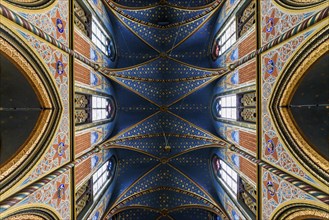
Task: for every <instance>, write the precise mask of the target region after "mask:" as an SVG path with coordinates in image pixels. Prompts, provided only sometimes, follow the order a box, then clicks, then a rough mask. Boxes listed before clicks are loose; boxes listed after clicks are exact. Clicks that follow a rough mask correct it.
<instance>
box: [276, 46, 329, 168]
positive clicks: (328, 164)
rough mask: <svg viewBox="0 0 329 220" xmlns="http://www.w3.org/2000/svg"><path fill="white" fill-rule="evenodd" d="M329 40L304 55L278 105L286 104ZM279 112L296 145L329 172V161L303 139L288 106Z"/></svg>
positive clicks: (323, 51)
mask: <svg viewBox="0 0 329 220" xmlns="http://www.w3.org/2000/svg"><path fill="white" fill-rule="evenodd" d="M328 48H329V40H326V41H325V42H324V43H322V44H321V45H319V46H318V47H317V48H316V49H315V50H314V51H313V52H311V54H309V56H307V57H306V59H304V60H303V61H302V63H301V64H300V65H299V67H298V68H297V69H296V71H295V73H294V74H293V75H292V77H291V79H290V80H289V82H288V83H287V87H286V89H285V90H284V91H283V94H282V99H281V100H280V101H279V106H288V105H289V103H290V101H291V99H292V97H293V95H294V92H295V90H296V88H297V86H298V84H299V83H300V81H301V80H302V78H303V76H304V75H305V74H306V72H307V70H308V69H309V68H310V67H311V66H312V64H314V63H315V62H316V61H317V60H318V59H319V58H320V57H321V56H322V55H324V54H325V53H326V52H328ZM279 112H280V114H281V116H282V120H283V122H284V123H285V125H286V127H287V130H288V131H289V132H290V134H291V135H292V137H293V138H294V140H295V141H296V142H297V144H298V146H299V147H300V149H301V150H302V151H304V153H305V154H306V155H308V157H309V158H310V159H311V160H312V161H313V162H314V163H315V164H317V165H318V166H320V167H321V168H322V169H323V170H325V171H326V172H329V161H327V160H326V159H325V158H323V157H322V156H321V155H320V154H318V153H317V152H316V151H315V150H314V149H313V147H312V146H311V145H310V144H309V143H308V142H307V141H306V140H305V138H304V137H303V135H302V134H301V132H300V131H299V129H298V126H297V125H296V123H295V122H294V119H293V117H292V115H291V112H290V110H289V109H288V108H279Z"/></svg>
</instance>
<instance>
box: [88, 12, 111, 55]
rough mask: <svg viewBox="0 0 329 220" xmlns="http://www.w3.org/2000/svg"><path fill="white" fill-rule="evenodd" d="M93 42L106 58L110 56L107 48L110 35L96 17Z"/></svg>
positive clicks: (93, 25) (93, 22)
mask: <svg viewBox="0 0 329 220" xmlns="http://www.w3.org/2000/svg"><path fill="white" fill-rule="evenodd" d="M91 29H92V30H91V40H92V42H93V43H94V44H95V45H96V46H97V48H98V49H100V50H101V51H102V52H103V53H104V54H105V55H106V56H108V52H107V46H108V39H109V35H108V34H107V33H106V31H105V30H104V28H103V27H102V25H101V24H100V23H99V21H98V20H97V18H95V16H92V24H91Z"/></svg>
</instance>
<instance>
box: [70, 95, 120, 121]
mask: <svg viewBox="0 0 329 220" xmlns="http://www.w3.org/2000/svg"><path fill="white" fill-rule="evenodd" d="M114 113H115V104H114V100H113V98H112V96H108V97H103V96H92V95H87V94H79V93H76V95H75V123H76V124H84V123H91V122H97V121H102V120H112V119H113V118H114Z"/></svg>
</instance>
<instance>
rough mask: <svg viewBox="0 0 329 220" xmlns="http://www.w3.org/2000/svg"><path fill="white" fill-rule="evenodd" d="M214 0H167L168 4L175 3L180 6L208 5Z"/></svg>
mask: <svg viewBox="0 0 329 220" xmlns="http://www.w3.org/2000/svg"><path fill="white" fill-rule="evenodd" d="M212 2H215V1H214V0H168V3H169V4H170V5H176V6H180V7H200V6H205V5H208V4H210V3H212Z"/></svg>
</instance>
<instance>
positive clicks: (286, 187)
mask: <svg viewBox="0 0 329 220" xmlns="http://www.w3.org/2000/svg"><path fill="white" fill-rule="evenodd" d="M261 190H262V191H261V193H262V207H263V210H264V211H263V212H262V218H263V219H271V218H270V216H271V214H272V213H273V212H275V210H276V208H278V207H279V205H280V204H283V203H290V204H292V203H294V201H295V202H297V201H301V200H303V201H305V200H309V201H316V199H315V198H314V197H312V196H310V195H309V194H307V193H305V192H304V191H302V190H300V189H298V188H296V187H295V186H293V185H291V184H290V183H288V182H287V181H284V180H282V179H281V178H280V177H278V176H276V175H274V174H272V173H271V172H268V171H267V170H265V169H262V187H261Z"/></svg>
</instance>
